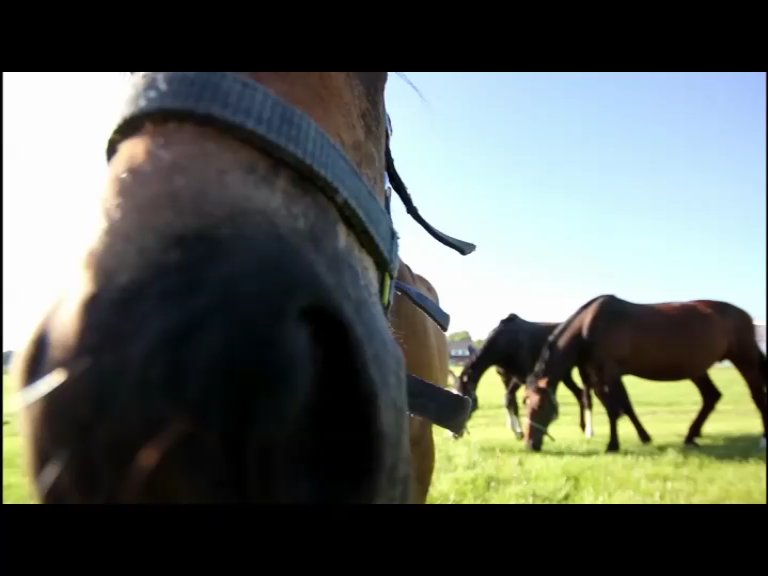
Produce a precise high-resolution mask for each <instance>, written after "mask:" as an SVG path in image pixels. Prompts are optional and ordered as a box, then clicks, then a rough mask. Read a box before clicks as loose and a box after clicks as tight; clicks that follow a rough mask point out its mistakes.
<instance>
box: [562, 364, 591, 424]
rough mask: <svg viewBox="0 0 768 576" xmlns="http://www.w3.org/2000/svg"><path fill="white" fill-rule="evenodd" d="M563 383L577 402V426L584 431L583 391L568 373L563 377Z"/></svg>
mask: <svg viewBox="0 0 768 576" xmlns="http://www.w3.org/2000/svg"><path fill="white" fill-rule="evenodd" d="M563 384H565V387H566V388H568V390H570V391H571V394H573V395H574V396H575V397H576V402H578V403H579V426H580V427H581V431H582V432H585V431H586V424H585V422H584V410H585V408H584V398H583V396H584V394H583V392H584V391H583V390H582V389H581V388H579V387H578V386H577V385H576V382H574V381H573V378H572V377H571V375H570V374H566V376H565V377H564V378H563Z"/></svg>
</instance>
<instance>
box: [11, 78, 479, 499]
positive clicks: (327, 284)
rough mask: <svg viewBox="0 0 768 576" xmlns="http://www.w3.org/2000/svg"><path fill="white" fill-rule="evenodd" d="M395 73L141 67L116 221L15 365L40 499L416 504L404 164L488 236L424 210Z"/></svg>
mask: <svg viewBox="0 0 768 576" xmlns="http://www.w3.org/2000/svg"><path fill="white" fill-rule="evenodd" d="M386 80H387V74H386V73H385V72H333V73H318V72H309V73H286V72H239V73H226V72H200V73H198V72H160V73H147V74H145V75H142V76H140V77H138V78H137V79H136V82H135V91H134V92H133V94H132V95H131V96H130V98H129V100H128V106H127V109H126V112H125V115H124V117H123V118H122V120H121V121H120V122H119V124H118V127H117V128H116V130H115V132H114V134H113V136H112V138H111V139H110V142H109V146H108V151H107V154H108V159H109V175H108V180H107V182H106V187H105V191H104V195H103V198H102V201H103V205H104V217H105V222H104V226H103V229H102V230H101V231H100V232H99V234H98V237H97V238H94V240H93V242H92V244H91V246H90V249H89V250H88V253H87V254H86V255H85V256H84V258H83V266H82V269H81V271H80V272H81V273H80V275H79V278H78V281H77V282H75V283H74V284H73V285H72V286H70V287H69V290H67V291H66V292H65V293H64V294H63V295H62V297H61V298H60V300H59V301H58V303H57V304H56V305H55V306H54V307H53V308H52V309H51V310H50V311H49V312H48V313H47V314H46V316H45V317H44V318H43V319H42V321H41V323H40V325H39V327H38V329H37V331H36V333H35V334H34V336H33V338H32V339H31V341H30V342H29V344H28V346H27V347H26V349H25V350H24V352H23V353H21V354H20V355H19V360H18V361H17V362H16V364H15V366H14V371H15V376H16V378H17V379H18V383H19V385H20V386H22V387H25V388H24V389H23V391H22V398H24V399H25V403H26V404H27V408H26V411H25V414H24V416H25V423H26V426H27V430H28V439H29V445H28V454H29V460H30V466H31V472H32V477H33V478H34V479H35V488H36V491H37V494H38V498H39V499H40V500H41V501H42V502H46V503H77V502H82V503H99V502H102V503H104V502H328V501H332V502H361V503H369V502H370V503H378V502H395V503H400V502H409V501H412V500H413V499H414V497H413V496H412V494H411V492H412V487H411V485H412V477H411V470H410V468H411V465H410V458H411V451H410V447H409V416H408V414H409V408H410V402H411V394H410V392H411V389H412V388H411V387H410V383H411V382H412V380H411V379H408V380H406V372H405V366H404V359H403V354H402V352H401V350H400V348H399V347H398V343H397V342H396V340H395V338H394V337H393V334H392V331H391V327H390V324H389V319H388V312H389V308H390V305H391V302H392V299H393V291H394V290H395V286H396V283H395V282H394V279H395V275H396V273H397V271H398V270H399V259H398V251H397V241H396V235H395V233H394V229H393V228H392V225H391V218H390V215H389V196H388V193H387V188H386V187H385V174H386V175H388V176H389V179H390V181H391V182H392V183H393V186H394V187H395V190H396V192H397V193H398V195H399V196H400V197H401V199H403V201H404V203H406V206H407V207H408V212H409V214H411V215H412V216H413V217H414V218H415V219H417V220H419V221H420V223H422V226H424V227H425V228H426V229H427V230H428V231H430V233H431V234H432V235H433V236H435V237H436V238H438V240H440V241H441V242H443V243H444V244H446V245H449V246H452V247H454V248H456V247H457V246H458V251H460V252H461V253H469V252H470V251H471V250H472V249H473V248H474V247H473V246H471V245H467V244H463V245H462V243H460V242H459V241H454V240H453V239H451V238H449V237H446V236H444V235H441V234H440V233H439V232H438V231H436V230H434V229H431V228H430V227H429V226H428V225H427V224H426V223H424V222H423V219H420V218H421V217H420V216H419V215H418V212H417V211H416V210H415V208H414V207H413V205H412V204H410V206H408V202H406V200H408V201H409V200H410V199H409V197H408V195H407V192H404V188H403V186H402V185H401V183H400V184H398V181H399V179H398V178H396V173H395V172H394V165H393V163H392V158H391V155H390V150H389V136H388V130H387V116H386V111H385V106H384V87H385V83H386ZM401 290H402V287H401ZM423 309H424V308H422V310H423ZM432 317H434V316H433V315H432ZM425 318H426V317H425ZM406 330H407V329H406ZM413 340H414V342H415V343H417V344H418V342H419V341H420V340H419V337H418V336H415V337H414V338H413ZM406 382H408V383H409V386H408V388H406ZM428 386H429V385H428ZM433 388H434V387H433ZM427 389H428V388H427ZM420 390H421V391H422V392H423V390H424V388H423V387H422V388H421V389H420ZM435 390H439V389H437V388H435ZM431 393H432V392H429V391H428V392H427V394H431ZM440 394H445V395H447V396H450V397H451V398H460V397H459V396H458V395H454V394H452V393H448V392H444V391H442V390H440ZM422 398H423V396H422ZM441 398H443V399H444V398H445V397H444V396H442V397H441ZM447 402H448V403H449V404H450V403H451V402H453V400H452V399H449V400H448V401H447ZM423 406H424V405H423V404H422V408H420V409H423ZM441 406H442V407H445V406H446V403H445V401H443V400H441ZM427 407H428V406H427Z"/></svg>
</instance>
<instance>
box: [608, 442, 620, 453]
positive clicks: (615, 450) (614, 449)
mask: <svg viewBox="0 0 768 576" xmlns="http://www.w3.org/2000/svg"><path fill="white" fill-rule="evenodd" d="M605 451H606V452H608V453H611V452H618V451H619V447H618V446H611V445H610V444H609V445H608V448H606V449H605Z"/></svg>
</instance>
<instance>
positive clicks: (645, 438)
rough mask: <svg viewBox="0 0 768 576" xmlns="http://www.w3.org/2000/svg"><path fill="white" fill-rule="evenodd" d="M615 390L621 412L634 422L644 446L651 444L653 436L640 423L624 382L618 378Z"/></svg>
mask: <svg viewBox="0 0 768 576" xmlns="http://www.w3.org/2000/svg"><path fill="white" fill-rule="evenodd" d="M614 390H615V392H616V394H617V396H618V402H619V403H620V405H621V411H622V412H623V413H624V414H626V415H627V418H629V420H630V421H631V422H632V425H633V426H634V427H635V430H637V435H638V436H639V438H640V442H642V443H643V444H650V443H651V436H650V434H648V432H647V431H646V430H645V428H644V427H643V425H642V424H641V423H640V419H639V418H638V417H637V414H635V409H634V408H633V407H632V402H630V400H629V394H628V393H627V388H626V386H624V381H623V380H622V379H621V378H617V379H616V380H615V384H614Z"/></svg>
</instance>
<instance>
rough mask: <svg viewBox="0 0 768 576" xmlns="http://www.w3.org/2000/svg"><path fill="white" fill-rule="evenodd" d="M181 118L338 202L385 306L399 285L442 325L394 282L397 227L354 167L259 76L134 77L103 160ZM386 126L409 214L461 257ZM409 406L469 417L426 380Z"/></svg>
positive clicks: (438, 417) (462, 402)
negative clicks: (411, 187)
mask: <svg viewBox="0 0 768 576" xmlns="http://www.w3.org/2000/svg"><path fill="white" fill-rule="evenodd" d="M156 120H166V121H167V120H183V121H190V122H194V123H197V124H202V125H205V126H210V127H213V128H217V129H219V130H222V131H224V132H225V133H226V134H228V135H230V136H232V137H235V138H237V139H240V140H242V141H244V142H245V143H246V144H249V145H250V146H253V147H254V148H259V149H261V150H264V151H266V152H268V153H270V154H272V155H274V156H276V157H278V158H279V159H281V160H282V161H284V162H286V163H287V164H289V165H290V166H291V167H292V168H293V169H295V170H297V171H299V172H301V173H302V174H304V175H305V176H307V177H309V178H311V179H312V180H313V181H314V182H315V183H316V184H317V185H318V187H319V188H320V190H322V191H323V193H324V194H325V195H326V196H327V197H328V199H329V200H331V201H332V202H333V203H334V205H335V206H336V209H337V211H338V212H339V214H340V215H341V217H342V218H343V219H344V221H345V222H346V224H347V226H348V227H349V228H350V229H351V230H352V231H353V232H354V234H355V236H356V237H357V238H358V239H359V241H360V243H361V244H362V245H363V246H364V247H365V249H366V250H367V251H368V253H369V254H370V255H371V257H372V258H373V260H374V262H375V263H376V267H377V268H378V270H379V274H380V276H381V282H380V300H381V304H382V306H383V308H384V310H385V312H386V311H388V310H389V308H390V306H391V304H392V293H393V291H395V290H397V291H398V292H399V293H401V294H402V295H404V296H406V297H407V298H409V299H410V300H411V301H412V302H413V303H414V304H415V305H416V306H417V307H418V308H419V309H420V310H422V311H423V312H424V313H425V314H427V315H428V316H429V317H430V318H431V319H432V320H433V321H434V322H435V323H437V324H438V325H439V326H440V328H441V329H442V330H443V331H447V330H448V325H449V323H450V317H449V315H448V314H447V313H446V312H444V311H443V310H442V309H441V308H440V307H439V306H438V305H437V304H436V303H435V302H433V301H432V300H431V299H430V298H429V297H428V296H426V295H425V294H423V293H422V292H421V291H419V290H418V289H416V288H415V287H413V286H410V285H408V284H405V283H403V282H400V281H398V280H394V281H393V279H394V278H395V275H396V274H397V269H398V266H399V263H400V261H399V256H398V243H397V233H396V232H395V229H394V227H393V225H392V218H391V215H390V213H389V198H387V202H386V207H382V206H381V205H380V204H379V203H378V201H377V199H376V195H375V194H374V193H373V191H372V190H371V188H370V187H369V186H368V184H367V182H366V181H365V179H364V178H363V177H362V176H361V175H360V173H359V172H358V170H357V168H356V167H355V166H354V164H352V162H351V161H350V160H349V158H347V156H346V154H345V153H344V152H343V151H342V150H341V148H340V147H339V146H338V145H337V144H336V143H335V142H334V141H333V140H331V138H330V137H329V136H328V135H327V134H326V133H325V132H324V131H323V130H322V129H321V128H320V127H319V126H318V125H317V124H316V123H315V122H314V121H313V120H312V119H311V118H310V117H309V116H307V115H306V114H304V113H303V112H301V111H300V110H298V109H297V108H295V107H293V106H291V105H289V104H287V103H286V102H284V101H283V100H282V99H280V98H279V97H278V96H277V95H275V94H274V93H273V92H272V91H270V90H268V89H267V88H266V87H264V86H262V85H261V84H259V83H258V82H256V81H254V80H252V79H250V78H246V77H243V76H240V75H236V74H234V73H231V72H147V73H143V74H141V75H139V76H137V77H135V78H134V83H133V87H132V90H131V93H130V94H129V96H128V98H127V102H126V105H125V108H124V110H123V113H122V115H121V117H120V119H119V121H118V122H117V125H116V127H115V129H114V130H113V132H112V135H111V136H110V138H109V142H108V145H107V161H109V160H110V159H111V158H112V156H113V155H114V154H115V152H116V150H117V146H118V145H119V144H120V142H121V141H123V140H125V139H126V138H129V137H131V136H132V135H134V134H136V133H137V132H138V131H139V130H141V129H142V127H143V126H144V124H145V123H146V122H148V121H156ZM389 131H390V130H389V126H388V130H387V146H386V170H387V177H388V178H389V181H390V183H391V185H392V188H393V189H394V190H395V192H396V193H397V195H398V196H399V197H400V199H401V200H402V202H403V204H404V205H405V207H406V210H407V212H408V214H409V215H410V216H411V217H412V218H413V219H414V220H416V221H417V222H418V223H419V224H420V225H421V226H422V227H423V228H424V229H425V230H426V231H427V232H428V233H429V234H430V235H432V237H434V238H435V239H437V240H438V241H439V242H441V243H442V244H444V245H446V246H448V247H450V248H453V249H454V250H456V251H457V252H459V253H460V254H462V255H466V254H469V253H471V252H472V251H474V249H475V246H474V244H470V243H468V242H464V241H462V240H457V239H455V238H452V237H450V236H448V235H446V234H444V233H442V232H440V231H439V230H437V229H436V228H434V227H433V226H431V225H430V224H429V223H428V222H427V221H426V220H425V219H424V218H423V217H422V216H421V214H419V212H418V210H417V209H416V206H415V205H414V204H413V201H412V199H411V197H410V195H409V194H408V190H407V188H406V186H405V184H404V183H403V181H402V179H401V178H400V175H399V174H398V173H397V170H395V165H394V161H393V159H392V153H391V151H390V148H389ZM407 385H408V386H407V387H408V404H409V411H410V412H411V413H413V414H415V415H417V416H421V417H424V418H426V419H428V420H431V421H432V422H434V423H435V424H437V425H438V426H442V427H444V428H447V429H448V430H451V431H452V432H454V433H456V434H458V433H460V432H461V431H462V430H463V429H464V426H465V425H466V422H467V419H468V416H469V405H470V402H469V399H468V398H466V397H464V396H461V395H459V394H456V393H454V392H452V391H450V390H446V389H444V388H441V387H440V386H436V385H434V384H431V383H429V382H425V381H424V380H421V379H419V378H417V377H415V376H413V375H411V374H409V375H408V379H407Z"/></svg>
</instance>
